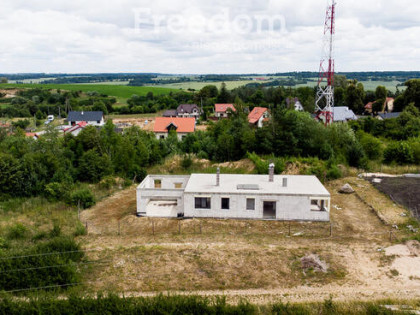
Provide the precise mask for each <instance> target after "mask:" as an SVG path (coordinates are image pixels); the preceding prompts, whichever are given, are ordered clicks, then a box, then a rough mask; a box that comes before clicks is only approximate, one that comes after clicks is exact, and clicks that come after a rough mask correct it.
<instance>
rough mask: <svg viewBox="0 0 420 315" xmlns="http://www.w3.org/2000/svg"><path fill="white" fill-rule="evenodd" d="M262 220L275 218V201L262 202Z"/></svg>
mask: <svg viewBox="0 0 420 315" xmlns="http://www.w3.org/2000/svg"><path fill="white" fill-rule="evenodd" d="M263 218H264V219H275V218H276V202H275V201H264V208H263Z"/></svg>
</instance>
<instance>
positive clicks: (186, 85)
mask: <svg viewBox="0 0 420 315" xmlns="http://www.w3.org/2000/svg"><path fill="white" fill-rule="evenodd" d="M256 82H257V83H264V82H267V81H253V80H240V81H225V83H226V88H227V89H228V90H233V89H235V88H237V87H240V86H244V85H246V84H248V83H256ZM221 84H222V82H220V81H218V82H183V83H170V84H159V85H156V86H161V87H166V88H172V89H182V90H188V89H194V90H196V91H198V90H201V89H202V88H203V87H205V86H206V85H215V86H217V88H218V89H220V87H221Z"/></svg>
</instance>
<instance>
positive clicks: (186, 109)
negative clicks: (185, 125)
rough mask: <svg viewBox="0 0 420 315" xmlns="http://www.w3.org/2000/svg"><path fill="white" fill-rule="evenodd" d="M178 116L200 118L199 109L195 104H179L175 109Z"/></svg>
mask: <svg viewBox="0 0 420 315" xmlns="http://www.w3.org/2000/svg"><path fill="white" fill-rule="evenodd" d="M176 112H177V114H178V117H193V118H195V119H198V118H200V115H201V109H200V108H199V107H198V106H197V105H196V104H181V105H179V106H178V108H177V109H176Z"/></svg>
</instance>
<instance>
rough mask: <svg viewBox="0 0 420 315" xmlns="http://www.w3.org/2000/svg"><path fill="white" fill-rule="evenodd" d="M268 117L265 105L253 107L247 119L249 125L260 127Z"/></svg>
mask: <svg viewBox="0 0 420 315" xmlns="http://www.w3.org/2000/svg"><path fill="white" fill-rule="evenodd" d="M268 117H269V112H268V109H267V108H265V107H254V109H253V110H252V111H251V112H250V113H249V114H248V121H249V123H250V124H251V125H255V126H257V127H258V128H262V126H263V124H264V121H265V120H267V119H268Z"/></svg>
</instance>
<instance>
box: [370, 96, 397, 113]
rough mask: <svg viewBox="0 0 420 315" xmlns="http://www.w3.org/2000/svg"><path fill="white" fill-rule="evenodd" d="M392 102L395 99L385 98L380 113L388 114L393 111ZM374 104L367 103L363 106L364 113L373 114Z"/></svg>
mask: <svg viewBox="0 0 420 315" xmlns="http://www.w3.org/2000/svg"><path fill="white" fill-rule="evenodd" d="M394 101H395V99H394V98H392V97H387V98H386V99H385V101H384V104H383V105H382V109H381V112H382V113H390V112H392V111H393V110H394ZM374 103H375V102H369V103H367V104H366V105H365V111H366V112H368V113H372V112H373V104H374Z"/></svg>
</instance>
